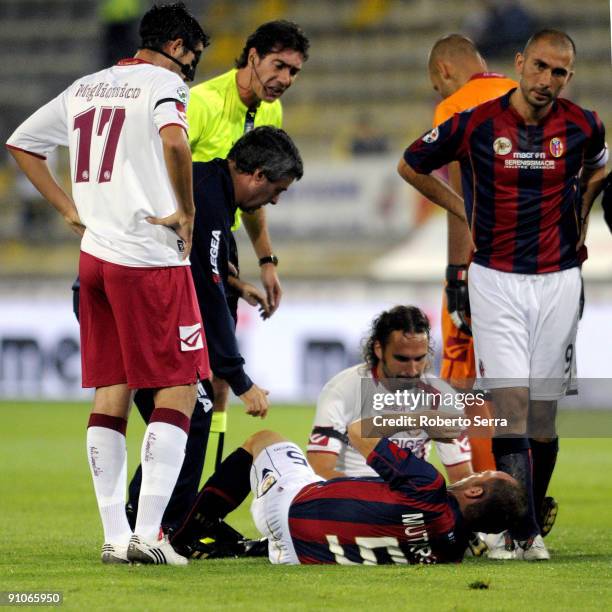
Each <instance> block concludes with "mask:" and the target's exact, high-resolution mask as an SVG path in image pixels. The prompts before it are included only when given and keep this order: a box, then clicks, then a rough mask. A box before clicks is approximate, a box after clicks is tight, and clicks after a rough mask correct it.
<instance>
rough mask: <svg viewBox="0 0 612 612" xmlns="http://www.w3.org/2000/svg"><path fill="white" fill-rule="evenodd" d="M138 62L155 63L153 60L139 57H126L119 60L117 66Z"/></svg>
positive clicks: (131, 64) (132, 64) (133, 64)
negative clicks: (148, 60)
mask: <svg viewBox="0 0 612 612" xmlns="http://www.w3.org/2000/svg"><path fill="white" fill-rule="evenodd" d="M136 64H150V65H151V66H152V65H153V64H152V62H147V61H145V60H143V59H140V58H139V57H126V58H124V59H122V60H119V61H118V62H117V66H135V65H136Z"/></svg>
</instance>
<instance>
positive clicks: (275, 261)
mask: <svg viewBox="0 0 612 612" xmlns="http://www.w3.org/2000/svg"><path fill="white" fill-rule="evenodd" d="M269 263H271V264H273V265H275V266H278V257H277V256H276V255H267V256H266V257H260V258H259V265H260V266H263V265H265V264H269Z"/></svg>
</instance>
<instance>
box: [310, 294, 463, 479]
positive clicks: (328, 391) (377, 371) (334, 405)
mask: <svg viewBox="0 0 612 612" xmlns="http://www.w3.org/2000/svg"><path fill="white" fill-rule="evenodd" d="M429 357H430V324H429V320H428V318H427V315H426V314H425V313H424V312H423V311H422V310H420V309H419V308H417V307H415V306H396V307H394V308H392V309H391V310H389V311H385V312H382V313H381V314H380V315H379V316H378V317H377V318H376V319H375V320H374V321H373V323H372V330H371V334H370V337H369V338H368V340H367V341H366V344H365V347H364V358H365V363H361V364H359V365H356V366H353V367H351V368H348V369H346V370H343V371H342V372H340V373H339V374H337V375H336V376H334V377H333V378H332V379H331V380H330V381H329V382H328V383H327V384H326V385H325V387H323V390H322V391H321V394H320V395H319V399H318V401H317V410H316V414H315V419H314V425H313V429H312V433H311V434H310V439H309V441H308V448H307V451H308V452H307V457H308V462H309V463H310V465H311V466H312V467H313V469H314V470H315V472H316V473H317V474H319V475H320V476H322V477H324V478H327V479H329V478H338V477H342V476H375V475H376V473H375V471H374V470H373V469H372V468H371V467H370V466H369V465H368V464H367V463H366V461H365V459H364V457H363V455H362V454H361V453H359V452H358V451H357V450H356V449H354V448H353V447H352V446H351V445H350V444H349V441H348V435H347V430H348V426H349V425H350V424H351V423H353V422H354V421H357V420H359V419H361V418H362V417H363V416H364V415H363V414H362V392H363V389H364V386H363V385H364V381H365V384H366V385H369V386H370V387H371V385H372V384H376V381H378V380H382V379H392V378H414V379H418V385H419V386H420V387H422V390H423V391H424V392H430V394H442V393H444V394H448V396H449V397H450V395H452V394H454V391H453V389H452V387H450V386H449V385H447V384H446V383H445V382H444V381H441V380H439V379H436V378H434V377H431V376H429V375H428V374H426V373H425V370H426V368H427V366H428V363H429ZM391 439H392V440H393V441H394V442H395V443H396V444H397V445H398V446H400V447H401V448H409V449H410V450H411V452H412V453H413V454H414V455H415V456H417V457H419V458H421V459H427V456H428V451H429V446H430V441H429V437H428V435H427V433H426V432H425V431H423V430H421V431H420V433H418V434H417V435H416V436H415V437H406V435H403V437H402V436H392V438H391ZM436 450H437V452H438V455H439V457H440V460H441V461H442V463H444V466H445V468H446V471H447V473H448V477H449V480H450V481H451V482H457V481H458V480H461V479H462V478H465V477H466V476H469V475H470V474H471V473H472V464H471V451H470V443H469V441H468V439H467V437H466V436H462V437H461V438H459V439H455V440H453V441H452V442H448V441H447V442H436Z"/></svg>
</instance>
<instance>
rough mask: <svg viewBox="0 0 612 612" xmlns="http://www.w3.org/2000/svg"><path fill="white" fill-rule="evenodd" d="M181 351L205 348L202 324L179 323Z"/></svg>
mask: <svg viewBox="0 0 612 612" xmlns="http://www.w3.org/2000/svg"><path fill="white" fill-rule="evenodd" d="M179 337H180V339H181V351H197V350H199V349H202V348H204V342H203V341H202V324H201V323H196V324H195V325H179Z"/></svg>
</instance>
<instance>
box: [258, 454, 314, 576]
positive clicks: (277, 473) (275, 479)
mask: <svg viewBox="0 0 612 612" xmlns="http://www.w3.org/2000/svg"><path fill="white" fill-rule="evenodd" d="M321 480H323V479H322V478H321V477H320V476H317V475H316V474H315V473H314V471H313V469H312V468H311V467H310V465H309V464H308V462H307V461H306V457H305V456H304V453H303V452H302V451H301V449H300V447H299V446H297V444H294V443H293V442H277V443H276V444H271V445H270V446H267V447H266V448H264V449H263V450H262V451H261V453H259V455H258V456H257V458H256V459H255V461H254V462H253V466H252V467H251V491H252V492H253V497H254V499H253V503H252V504H251V515H252V516H253V521H254V522H255V526H256V527H257V529H258V530H259V532H260V533H261V535H263V536H264V537H267V538H268V554H269V557H270V563H275V564H277V563H284V564H298V563H299V560H298V557H297V555H296V553H295V548H294V547H293V542H292V540H291V534H290V533H289V506H290V505H291V502H292V501H293V498H294V497H295V496H296V495H297V494H298V493H299V492H300V491H301V490H302V489H303V488H304V487H305V486H306V485H308V484H310V483H312V482H319V481H321Z"/></svg>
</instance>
